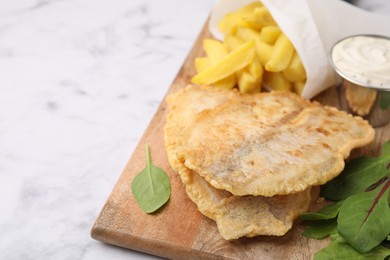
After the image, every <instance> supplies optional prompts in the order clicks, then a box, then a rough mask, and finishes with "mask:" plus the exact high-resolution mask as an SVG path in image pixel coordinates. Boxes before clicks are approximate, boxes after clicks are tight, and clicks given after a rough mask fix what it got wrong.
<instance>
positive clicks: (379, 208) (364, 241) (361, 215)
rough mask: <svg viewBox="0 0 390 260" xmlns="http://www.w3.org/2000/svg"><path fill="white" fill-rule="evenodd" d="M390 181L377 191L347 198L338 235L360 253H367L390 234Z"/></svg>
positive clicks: (342, 209)
mask: <svg viewBox="0 0 390 260" xmlns="http://www.w3.org/2000/svg"><path fill="white" fill-rule="evenodd" d="M389 191H390V178H387V180H386V181H385V182H384V183H383V184H382V185H380V186H379V187H377V188H376V189H374V190H372V191H369V192H363V193H359V194H355V195H352V196H350V197H349V198H347V199H346V200H345V201H344V203H343V205H342V206H341V208H340V212H339V215H338V219H337V223H338V232H339V234H340V235H341V236H342V237H343V238H344V239H345V240H346V241H347V242H348V243H349V244H350V245H351V246H352V247H353V248H355V249H356V250H357V251H359V252H360V253H367V252H369V251H370V250H371V249H373V248H374V247H376V246H378V245H379V244H380V243H381V242H382V241H383V240H385V239H386V237H387V236H388V235H389V233H390V208H389V202H388V196H389Z"/></svg>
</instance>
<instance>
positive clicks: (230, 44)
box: [223, 35, 245, 52]
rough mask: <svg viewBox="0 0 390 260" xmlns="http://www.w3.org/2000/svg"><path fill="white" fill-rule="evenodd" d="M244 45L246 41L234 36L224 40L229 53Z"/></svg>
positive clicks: (226, 37)
mask: <svg viewBox="0 0 390 260" xmlns="http://www.w3.org/2000/svg"><path fill="white" fill-rule="evenodd" d="M244 43H245V41H243V40H242V39H240V38H238V37H237V36H234V35H226V36H225V39H224V40H223V45H224V46H225V48H226V50H227V51H228V52H231V51H233V50H235V49H237V48H238V47H240V46H241V45H242V44H244Z"/></svg>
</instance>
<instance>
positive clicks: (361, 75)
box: [331, 36, 390, 89]
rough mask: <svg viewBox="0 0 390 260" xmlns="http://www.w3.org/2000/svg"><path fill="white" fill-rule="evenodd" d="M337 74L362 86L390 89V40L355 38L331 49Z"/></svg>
mask: <svg viewBox="0 0 390 260" xmlns="http://www.w3.org/2000/svg"><path fill="white" fill-rule="evenodd" d="M331 55H332V61H333V64H334V66H335V68H336V70H337V71H338V72H339V73H340V74H341V75H342V76H343V77H345V78H346V79H347V80H350V81H352V82H355V83H358V84H361V85H363V86H368V87H374V88H378V89H390V39H386V38H380V37H375V36H352V37H349V38H346V39H345V40H342V41H340V42H338V43H337V44H336V45H335V46H334V47H333V49H332V54H331Z"/></svg>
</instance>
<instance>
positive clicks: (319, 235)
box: [302, 218, 337, 239]
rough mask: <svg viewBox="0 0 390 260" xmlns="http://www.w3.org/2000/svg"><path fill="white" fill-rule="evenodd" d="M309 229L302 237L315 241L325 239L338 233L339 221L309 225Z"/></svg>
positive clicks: (315, 222)
mask: <svg viewBox="0 0 390 260" xmlns="http://www.w3.org/2000/svg"><path fill="white" fill-rule="evenodd" d="M308 225H309V228H307V229H305V231H303V233H302V236H304V237H308V238H314V239H323V238H325V237H327V236H329V235H332V234H335V233H337V220H336V219H335V218H334V219H327V220H321V221H313V222H309V223H308Z"/></svg>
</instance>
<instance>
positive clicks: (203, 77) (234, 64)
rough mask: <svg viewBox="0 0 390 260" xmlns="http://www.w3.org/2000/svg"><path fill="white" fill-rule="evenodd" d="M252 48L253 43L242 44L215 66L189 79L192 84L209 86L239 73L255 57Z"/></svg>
mask: <svg viewBox="0 0 390 260" xmlns="http://www.w3.org/2000/svg"><path fill="white" fill-rule="evenodd" d="M254 46H255V42H254V41H250V42H247V43H245V44H243V45H242V46H241V47H239V48H238V49H236V50H234V51H232V52H231V53H229V54H228V55H227V56H226V57H224V58H223V59H222V60H220V61H219V62H217V63H216V64H214V65H212V66H210V67H209V68H207V69H206V70H204V71H202V72H200V73H198V74H196V75H195V76H194V77H193V78H192V79H191V81H192V83H195V84H208V85H210V84H213V83H215V82H217V81H219V80H221V79H223V78H226V77H228V76H230V75H232V74H233V73H235V72H237V71H239V70H240V69H242V68H244V67H245V66H247V65H248V64H249V63H250V62H252V60H253V58H254V56H255V49H254Z"/></svg>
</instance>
